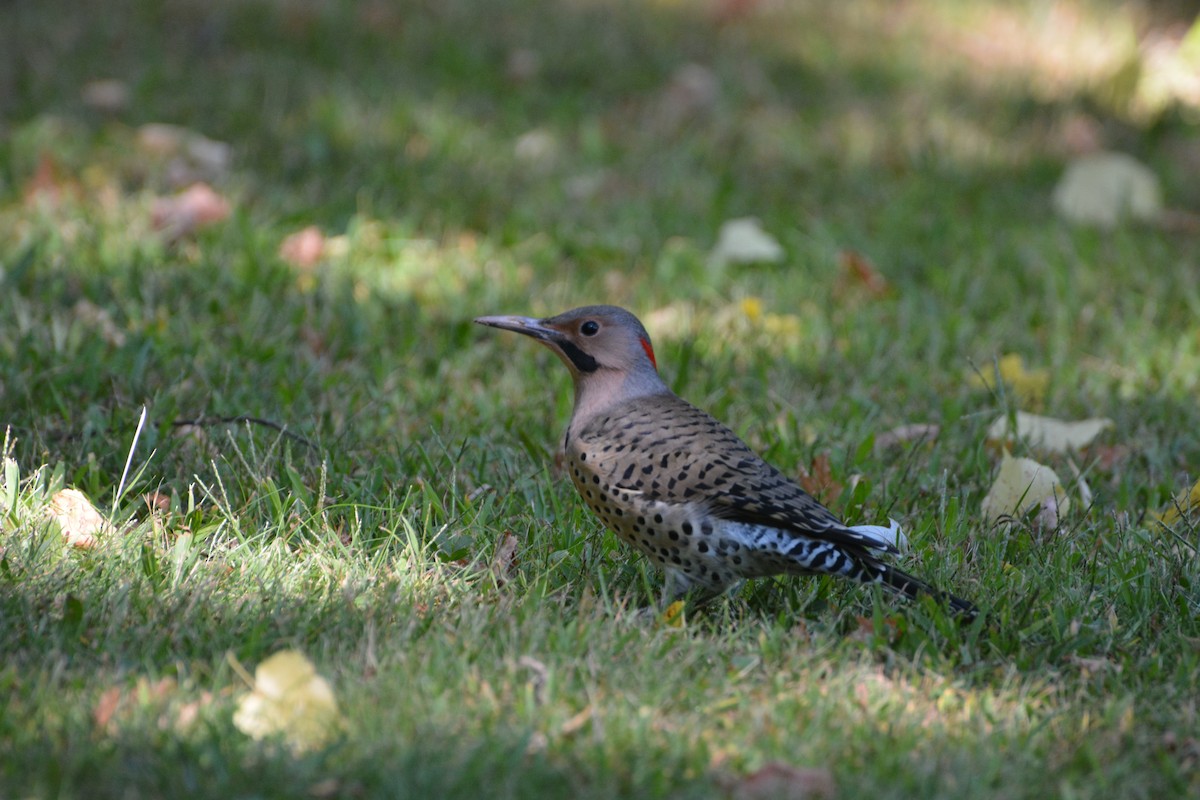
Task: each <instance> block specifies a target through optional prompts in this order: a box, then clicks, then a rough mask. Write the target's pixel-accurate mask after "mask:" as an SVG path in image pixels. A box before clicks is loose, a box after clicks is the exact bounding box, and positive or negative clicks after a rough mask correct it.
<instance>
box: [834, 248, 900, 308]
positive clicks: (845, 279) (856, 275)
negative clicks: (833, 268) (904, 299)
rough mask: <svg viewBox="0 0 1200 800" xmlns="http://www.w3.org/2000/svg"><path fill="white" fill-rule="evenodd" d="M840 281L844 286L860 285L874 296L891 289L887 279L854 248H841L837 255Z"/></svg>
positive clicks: (883, 294) (884, 294)
mask: <svg viewBox="0 0 1200 800" xmlns="http://www.w3.org/2000/svg"><path fill="white" fill-rule="evenodd" d="M838 265H839V267H840V269H841V275H840V276H839V280H840V282H841V283H842V284H843V285H844V286H846V287H861V288H863V289H865V290H866V291H867V294H869V295H871V297H874V298H880V297H886V296H887V295H888V294H889V293H890V292H891V290H892V286H891V284H890V283H888V279H887V278H885V277H884V276H883V273H882V272H880V271H879V269H878V268H877V267H876V266H875V265H874V264H873V263H872V262H871V260H870V259H869V258H867V257H866V256H864V255H863V254H862V253H859V252H858V251H856V250H843V251H842V252H841V254H840V255H839V256H838Z"/></svg>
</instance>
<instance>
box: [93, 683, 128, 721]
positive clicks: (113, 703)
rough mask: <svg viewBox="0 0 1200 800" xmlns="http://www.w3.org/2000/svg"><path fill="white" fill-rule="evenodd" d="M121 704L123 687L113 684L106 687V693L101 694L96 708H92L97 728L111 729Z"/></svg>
mask: <svg viewBox="0 0 1200 800" xmlns="http://www.w3.org/2000/svg"><path fill="white" fill-rule="evenodd" d="M120 705H121V687H120V686H113V687H110V688H108V689H105V690H104V693H103V694H101V695H100V699H99V700H97V701H96V706H95V708H93V709H92V722H94V723H95V724H96V727H97V728H100V729H102V730H106V731H107V730H109V726H110V725H111V724H112V721H113V718H114V717H115V716H116V714H117V709H118V708H119V707H120Z"/></svg>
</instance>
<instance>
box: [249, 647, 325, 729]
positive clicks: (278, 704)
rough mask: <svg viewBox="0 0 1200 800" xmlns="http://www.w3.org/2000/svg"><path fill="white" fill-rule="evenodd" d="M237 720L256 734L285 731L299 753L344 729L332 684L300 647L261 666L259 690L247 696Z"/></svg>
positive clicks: (257, 674) (257, 673)
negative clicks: (321, 674) (300, 651)
mask: <svg viewBox="0 0 1200 800" xmlns="http://www.w3.org/2000/svg"><path fill="white" fill-rule="evenodd" d="M233 724H234V725H235V726H236V727H237V729H238V730H240V731H241V732H242V733H244V734H246V735H247V736H250V737H251V738H253V739H262V738H265V737H267V736H272V735H276V734H280V735H282V736H283V738H284V740H285V741H286V742H287V743H288V745H289V746H290V747H291V748H292V751H293V752H295V753H304V752H307V751H311V750H317V749H320V748H321V747H323V746H324V745H326V744H328V743H329V741H330V740H331V739H333V737H334V736H336V735H337V734H338V733H340V732H341V729H342V725H343V719H342V715H341V712H340V711H338V706H337V700H336V699H335V698H334V696H333V690H332V689H331V688H330V687H329V683H328V682H327V681H326V680H325V679H324V678H322V677H321V676H320V675H318V674H317V671H316V669H315V668H314V667H313V665H312V663H311V662H310V661H309V660H308V659H307V658H305V657H304V656H303V655H302V654H301V653H299V652H297V651H295V650H283V651H281V652H278V653H276V654H275V655H273V656H271V657H270V658H268V659H267V660H266V661H264V662H262V663H261V664H259V665H258V669H256V670H255V671H254V690H253V691H251V692H248V693H247V694H245V695H243V696H242V699H241V701H240V702H239V703H238V708H237V711H236V712H235V713H234V715H233Z"/></svg>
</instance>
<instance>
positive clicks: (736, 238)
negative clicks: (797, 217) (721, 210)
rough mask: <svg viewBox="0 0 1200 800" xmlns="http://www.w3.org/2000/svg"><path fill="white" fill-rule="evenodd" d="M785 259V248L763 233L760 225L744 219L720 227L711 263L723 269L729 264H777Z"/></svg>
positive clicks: (710, 258) (756, 221)
mask: <svg viewBox="0 0 1200 800" xmlns="http://www.w3.org/2000/svg"><path fill="white" fill-rule="evenodd" d="M783 256H784V252H783V247H782V246H781V245H780V244H779V242H777V241H776V240H775V238H774V237H773V236H771V235H770V234H769V233H767V232H766V231H764V230H763V229H762V225H761V224H759V221H758V220H756V219H753V218H750V217H744V218H741V219H731V220H728V221H727V222H725V223H723V224H722V225H721V230H720V231H719V232H718V233H717V244H716V246H715V247H714V248H713V250H712V253H711V254H710V255H709V261H710V263H712V264H713V265H715V266H719V267H723V266H725V265H727V264H753V263H756V262H763V263H777V262H779V261H782V260H783Z"/></svg>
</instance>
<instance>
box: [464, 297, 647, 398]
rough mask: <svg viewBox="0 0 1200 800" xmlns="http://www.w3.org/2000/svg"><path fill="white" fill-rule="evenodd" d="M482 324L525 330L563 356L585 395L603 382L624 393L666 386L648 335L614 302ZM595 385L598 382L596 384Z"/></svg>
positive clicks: (484, 320) (489, 319)
mask: <svg viewBox="0 0 1200 800" xmlns="http://www.w3.org/2000/svg"><path fill="white" fill-rule="evenodd" d="M475 321H476V322H478V323H479V324H480V325H488V326H490V327H493V328H501V329H503V330H506V331H515V332H517V333H523V334H525V335H526V336H530V337H533V338H534V339H536V340H538V341H539V342H541V343H542V344H544V345H546V346H547V347H549V348H550V349H551V350H553V351H554V353H555V354H556V355H557V356H558V357H559V358H560V359H562V361H563V363H564V364H566V365H567V369H569V370H570V371H571V377H572V378H574V379H575V392H576V398H577V401H578V399H579V398H580V396H581V394H586V393H587V392H589V391H597V390H600V388H601V387H605V389H606V390H607V392H608V393H609V394H616V395H619V396H621V397H619V398H618V399H623V398H624V397H630V396H638V395H640V394H650V393H653V392H658V391H662V390H663V389H664V388H665V386H664V384H663V382H662V379H661V378H659V376H658V367H657V364H656V363H655V360H654V348H653V347H652V346H651V344H650V335H649V334H647V333H646V329H645V327H643V326H642V323H641V322H640V321H639V320H638V318H637V317H635V316H634V315H633V314H631V313H629V312H628V311H626V310H625V309H623V308H618V307H616V306H584V307H583V308H576V309H572V310H571V311H567V312H564V313H562V314H559V315H558V316H554V317H547V318H546V319H533V318H531V317H479V318H477V319H476V320H475ZM592 387H595V388H594V389H593V388H592Z"/></svg>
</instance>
